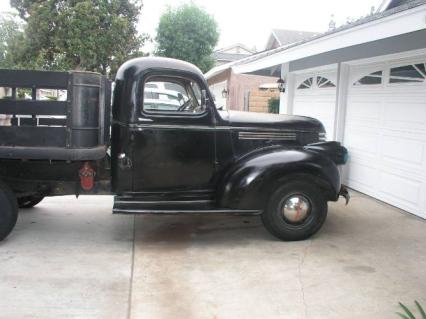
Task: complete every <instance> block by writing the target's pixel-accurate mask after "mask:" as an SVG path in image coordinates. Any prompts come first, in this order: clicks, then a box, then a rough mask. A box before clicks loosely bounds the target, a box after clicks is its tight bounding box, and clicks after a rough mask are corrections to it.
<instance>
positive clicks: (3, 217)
mask: <svg viewBox="0 0 426 319" xmlns="http://www.w3.org/2000/svg"><path fill="white" fill-rule="evenodd" d="M17 219H18V203H17V201H16V197H15V194H14V193H13V192H12V191H11V190H10V188H9V187H8V186H7V185H5V184H3V183H1V182H0V241H1V240H3V239H5V238H6V236H7V235H9V233H10V232H11V231H12V229H13V228H14V227H15V224H16V220H17Z"/></svg>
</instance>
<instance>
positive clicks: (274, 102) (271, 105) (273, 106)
mask: <svg viewBox="0 0 426 319" xmlns="http://www.w3.org/2000/svg"><path fill="white" fill-rule="evenodd" d="M268 112H269V113H275V114H278V113H280V99H279V98H277V97H271V98H270V99H269V100H268Z"/></svg>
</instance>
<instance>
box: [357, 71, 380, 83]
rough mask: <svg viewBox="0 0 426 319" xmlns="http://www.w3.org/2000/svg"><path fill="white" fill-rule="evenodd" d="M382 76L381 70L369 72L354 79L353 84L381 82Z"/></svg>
mask: <svg viewBox="0 0 426 319" xmlns="http://www.w3.org/2000/svg"><path fill="white" fill-rule="evenodd" d="M382 78H383V72H382V71H377V72H373V73H370V74H369V75H366V76H363V77H362V78H360V79H358V80H357V81H355V82H354V84H353V85H355V86H360V85H374V84H382Z"/></svg>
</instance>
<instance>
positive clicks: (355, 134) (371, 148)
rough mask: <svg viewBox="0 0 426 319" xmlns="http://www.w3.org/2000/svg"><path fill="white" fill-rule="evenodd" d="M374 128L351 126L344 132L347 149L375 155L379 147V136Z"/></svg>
mask: <svg viewBox="0 0 426 319" xmlns="http://www.w3.org/2000/svg"><path fill="white" fill-rule="evenodd" d="M374 133H375V130H374V129H369V128H358V129H356V128H353V129H352V130H351V129H349V130H347V132H346V134H345V146H346V147H347V148H348V149H349V151H356V152H361V153H362V154H366V155H376V154H377V151H378V147H379V136H377V135H376V134H374Z"/></svg>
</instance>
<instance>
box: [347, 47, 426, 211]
mask: <svg viewBox="0 0 426 319" xmlns="http://www.w3.org/2000/svg"><path fill="white" fill-rule="evenodd" d="M425 63H426V56H425V55H423V56H419V57H418V58H414V59H413V58H412V59H409V60H399V61H395V62H387V63H381V64H377V63H376V64H371V65H361V66H354V67H351V69H350V76H349V88H348V96H347V110H346V120H345V126H344V127H345V129H344V140H343V141H344V144H345V146H347V147H348V149H349V152H350V154H351V157H350V161H349V165H347V168H346V172H345V175H344V182H345V183H346V184H347V185H348V186H350V187H351V188H353V189H356V190H359V191H361V192H363V193H366V194H368V195H371V196H373V197H376V198H378V199H380V200H383V201H385V202H387V203H389V204H392V205H394V206H397V207H399V208H402V209H404V210H406V211H408V212H411V213H414V214H416V215H419V216H421V217H423V218H426V182H425V180H426V147H425V146H426V72H425Z"/></svg>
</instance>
